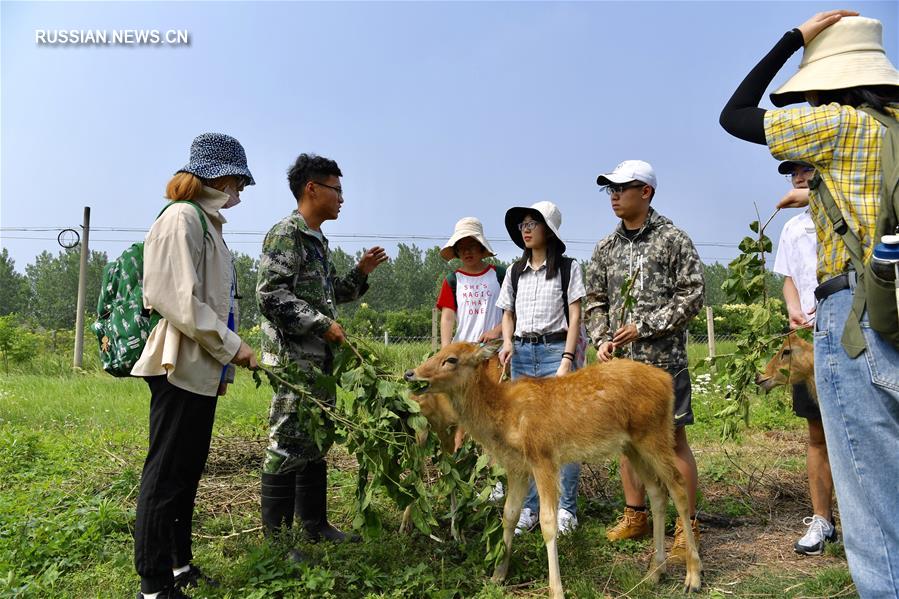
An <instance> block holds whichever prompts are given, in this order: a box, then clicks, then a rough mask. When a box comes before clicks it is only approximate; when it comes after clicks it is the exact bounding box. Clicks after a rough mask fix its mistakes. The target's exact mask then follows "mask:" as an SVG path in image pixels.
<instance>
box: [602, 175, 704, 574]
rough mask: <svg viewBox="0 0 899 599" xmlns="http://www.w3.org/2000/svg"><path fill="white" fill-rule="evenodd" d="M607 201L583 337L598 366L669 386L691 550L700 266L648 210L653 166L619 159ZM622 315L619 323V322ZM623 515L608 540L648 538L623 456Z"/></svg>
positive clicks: (678, 236) (635, 482) (641, 502)
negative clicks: (623, 363) (647, 368)
mask: <svg viewBox="0 0 899 599" xmlns="http://www.w3.org/2000/svg"><path fill="white" fill-rule="evenodd" d="M596 183H597V184H598V185H600V186H602V187H603V189H604V190H605V191H606V192H607V193H608V194H609V197H610V199H611V204H612V210H613V211H614V212H615V215H616V216H617V217H618V218H620V219H621V222H620V224H619V225H618V227H616V229H615V231H614V232H613V233H612V234H611V235H609V236H608V237H606V238H605V239H603V240H601V241H600V242H599V243H598V244H597V245H596V249H595V250H594V252H593V258H592V259H591V261H590V263H589V264H588V265H587V273H586V277H585V278H586V287H587V296H586V301H585V302H584V312H585V320H586V324H587V331H588V334H589V337H590V339H591V340H592V342H593V344H594V345H595V346H596V350H597V358H598V359H599V360H601V361H603V362H606V361H609V360H611V359H612V358H613V357H615V356H626V357H629V358H631V359H633V360H638V361H640V362H645V363H647V364H652V365H653V366H657V367H659V368H662V369H664V370H666V371H667V372H668V373H670V374H671V376H672V378H673V380H674V396H675V399H674V426H675V435H674V440H675V452H676V454H677V461H676V465H677V468H678V470H679V471H680V472H681V474H682V475H683V477H684V480H685V482H686V487H687V488H686V491H687V497H688V499H689V502H690V517H691V522H690V526H691V529H692V531H693V534H694V537H695V538H696V541H697V543H698V542H699V529H698V526H697V523H696V518H695V515H696V486H697V473H696V461H695V460H694V459H693V452H692V451H691V449H690V445H689V443H688V442H687V433H686V428H685V426H686V425H687V424H692V423H693V410H692V408H691V406H690V397H691V392H690V374H689V372H688V371H687V323H689V321H690V320H691V319H692V318H693V317H694V316H696V314H697V313H698V312H699V309H700V308H701V307H702V296H703V289H704V286H703V278H702V262H700V260H699V254H698V253H697V252H696V248H695V247H694V246H693V242H692V241H691V240H690V238H689V237H688V236H687V234H686V233H684V232H683V231H681V230H680V229H678V228H677V227H675V226H674V225H673V224H672V223H671V221H670V220H668V219H667V218H665V217H664V216H662V215H661V214H659V213H658V212H656V211H655V210H653V209H652V208H651V207H650V203H651V202H652V200H653V198H654V197H655V193H656V189H657V188H658V181H657V179H656V173H655V170H654V169H653V168H652V165H651V164H649V163H648V162H644V161H643V160H625V161H624V162H622V163H621V164H619V165H618V166H616V167H615V169H614V170H613V171H612V172H610V173H606V174H603V175H600V176H599V177H597V179H596ZM625 284H627V285H629V286H630V289H631V291H630V296H631V298H633V299H634V300H636V301H635V303H634V304H633V307H628V305H627V304H628V302H626V299H627V298H626V297H624V295H623V294H622V292H621V290H622V289H623V288H625ZM622 315H623V317H622ZM621 483H622V485H623V487H624V498H625V510H624V514H623V515H622V516H621V518H620V519H619V521H618V523H617V524H616V525H615V526H614V527H612V528H610V529H609V530H608V531H607V532H606V537H607V538H608V539H609V540H610V541H621V540H624V539H632V538H638V537H642V536H646V535H648V534H649V530H650V529H649V521H648V514H647V512H646V498H645V494H646V491H645V489H644V487H643V484H642V483H641V481H640V479H639V477H638V476H637V474H636V472H635V471H634V470H633V468H632V467H631V466H630V464H629V463H628V461H627V459H626V458H625V457H624V456H621ZM684 526H685V524H684V523H683V522H681V521H680V519H678V522H677V526H676V528H675V531H674V544H673V546H672V548H671V558H670V559H673V560H675V561H677V560H683V559H684V557H685V555H686V538H685V535H684Z"/></svg>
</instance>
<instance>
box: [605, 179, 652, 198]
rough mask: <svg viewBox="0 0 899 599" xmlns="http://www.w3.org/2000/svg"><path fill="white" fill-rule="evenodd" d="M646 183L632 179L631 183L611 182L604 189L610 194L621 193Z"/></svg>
mask: <svg viewBox="0 0 899 599" xmlns="http://www.w3.org/2000/svg"><path fill="white" fill-rule="evenodd" d="M644 185H646V183H642V182H640V181H631V182H630V183H609V184H608V185H606V186H605V187H603V190H605V192H606V193H607V194H609V195H612V194H613V193H621V192H622V191H624V190H626V189H634V188H636V187H643V186H644Z"/></svg>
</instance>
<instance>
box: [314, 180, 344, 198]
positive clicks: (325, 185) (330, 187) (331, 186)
mask: <svg viewBox="0 0 899 599" xmlns="http://www.w3.org/2000/svg"><path fill="white" fill-rule="evenodd" d="M313 183H315V184H316V185H321V186H322V187H327V188H328V189H333V190H334V191H336V192H337V195H339V196H340V197H343V187H335V186H333V185H328V184H327V183H322V182H321V181H313Z"/></svg>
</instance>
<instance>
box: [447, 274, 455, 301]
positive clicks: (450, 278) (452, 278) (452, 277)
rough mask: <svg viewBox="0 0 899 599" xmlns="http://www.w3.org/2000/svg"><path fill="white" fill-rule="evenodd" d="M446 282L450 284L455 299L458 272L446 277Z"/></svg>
mask: <svg viewBox="0 0 899 599" xmlns="http://www.w3.org/2000/svg"><path fill="white" fill-rule="evenodd" d="M446 282H447V283H448V284H449V287H450V290H451V291H452V292H453V299H455V298H456V285H457V281H456V271H453V272H451V273H449V274H448V275H446Z"/></svg>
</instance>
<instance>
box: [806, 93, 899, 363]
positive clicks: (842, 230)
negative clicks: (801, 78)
mask: <svg viewBox="0 0 899 599" xmlns="http://www.w3.org/2000/svg"><path fill="white" fill-rule="evenodd" d="M860 109H861V110H862V111H864V112H866V113H868V114H869V115H871V116H872V117H873V118H874V119H876V120H877V121H878V122H879V123H880V124H881V125H883V126H884V133H883V144H882V145H881V149H880V153H881V165H882V177H883V183H882V186H881V198H880V207H879V209H878V211H877V221H876V225H875V228H874V231H875V234H874V243H875V244H876V243H877V242H879V241H880V238H881V236H883V235H894V234H896V233H899V121H897V120H896V119H894V118H893V117H892V116H890V115H886V114H884V113H882V112H879V111H877V110H874V109H873V108H870V107H869V106H862V107H861V108H860ZM809 187H810V188H812V189H813V190H815V192H816V193H817V195H818V197H819V198H820V201H821V204H822V206H823V207H824V212H825V213H826V214H827V218H828V219H829V220H830V222H831V223H832V224H833V228H834V231H836V233H837V234H838V235H839V236H840V237H841V238H842V240H843V243H844V244H845V245H846V249H847V250H848V251H849V256H850V258H851V261H852V267H853V269H855V272H856V276H857V281H858V284H857V286H856V288H855V295H854V297H853V301H852V310H851V311H850V313H849V318H847V319H846V326H845V328H844V329H843V337H842V339H841V340H840V341H841V343H842V345H843V349H845V350H846V353H847V354H848V355H849V357H851V358H854V357H856V356H858V355H859V354H861V353H862V352H863V351H864V350H865V346H866V343H865V337H864V335H863V334H862V329H861V324H860V321H861V318H862V315H863V314H864V313H865V310H867V312H868V319H869V321H870V324H871V328H872V329H873V330H874V331H876V332H877V333H878V334H879V335H880V336H881V337H882V338H883V339H884V340H886V341H887V342H889V343H890V344H891V345H892V346H893V347H895V348H897V349H899V311H897V309H896V300H895V287H894V283H893V282H892V281H884V280H883V279H880V278H879V277H878V276H877V275H876V274H875V273H874V272H873V271H872V269H871V263H870V261H869V262H867V263H866V262H865V261H864V259H863V258H864V250H863V248H862V244H861V242H860V241H859V239H858V236H857V235H856V234H855V232H854V231H852V230H850V229H849V227H848V226H847V224H846V221H845V219H843V215H842V213H841V212H840V209H839V208H838V207H837V205H836V202H834V199H833V195H832V194H831V191H830V190H829V189H827V186H826V185H824V182H823V181H822V180H821V175H820V174H816V175H815V177H814V178H813V179H812V181H810V182H809Z"/></svg>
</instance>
